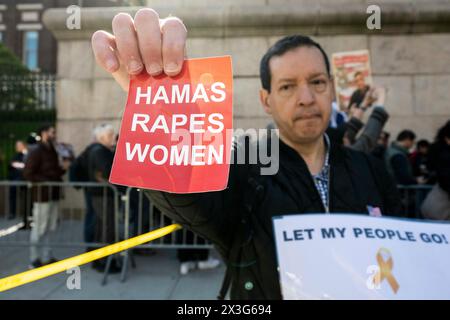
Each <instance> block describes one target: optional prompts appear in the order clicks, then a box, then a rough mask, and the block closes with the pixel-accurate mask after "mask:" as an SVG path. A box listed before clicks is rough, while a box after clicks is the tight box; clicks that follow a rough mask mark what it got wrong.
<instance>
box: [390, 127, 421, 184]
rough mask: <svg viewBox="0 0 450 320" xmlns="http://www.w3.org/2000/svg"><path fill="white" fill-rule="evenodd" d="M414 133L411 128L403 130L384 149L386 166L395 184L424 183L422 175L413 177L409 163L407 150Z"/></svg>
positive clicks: (411, 142) (413, 138)
mask: <svg viewBox="0 0 450 320" xmlns="http://www.w3.org/2000/svg"><path fill="white" fill-rule="evenodd" d="M415 139H416V134H415V133H414V132H412V131H411V130H403V131H401V132H400V133H399V134H398V136H397V140H396V141H394V142H392V143H391V145H390V147H389V148H388V149H387V150H386V154H385V161H386V167H387V169H388V171H389V173H390V174H391V175H392V177H394V178H395V180H396V182H397V184H400V185H412V184H422V183H424V180H423V177H417V178H416V177H414V174H413V169H412V166H411V163H410V162H409V150H410V149H411V148H412V147H413V146H414V140H415Z"/></svg>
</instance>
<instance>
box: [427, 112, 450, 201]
mask: <svg viewBox="0 0 450 320" xmlns="http://www.w3.org/2000/svg"><path fill="white" fill-rule="evenodd" d="M427 168H428V171H429V172H430V175H431V176H432V178H433V180H434V181H436V182H437V183H438V185H439V187H440V188H441V189H442V190H444V191H445V192H446V193H447V195H448V196H449V198H450V120H449V121H447V123H446V124H445V125H444V126H442V127H441V128H440V129H439V131H438V133H437V135H436V139H435V141H434V142H433V144H432V145H431V146H430V151H429V155H428V160H427Z"/></svg>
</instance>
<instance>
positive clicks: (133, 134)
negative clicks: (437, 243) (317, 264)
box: [109, 56, 233, 193]
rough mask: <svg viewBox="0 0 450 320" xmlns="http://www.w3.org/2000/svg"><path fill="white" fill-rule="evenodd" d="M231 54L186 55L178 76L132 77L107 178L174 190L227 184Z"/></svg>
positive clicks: (216, 187)
mask: <svg viewBox="0 0 450 320" xmlns="http://www.w3.org/2000/svg"><path fill="white" fill-rule="evenodd" d="M232 81H233V79H232V67H231V58H230V57H229V56H226V57H216V58H205V59H190V60H186V61H185V62H184V65H183V70H182V71H181V73H180V74H179V75H178V76H176V77H168V76H166V75H161V76H157V77H152V76H149V75H148V74H147V73H142V74H140V75H138V76H134V77H132V78H131V81H130V87H129V93H128V101H127V106H126V109H125V113H124V115H123V118H122V124H121V129H120V135H119V141H118V142H117V149H116V153H115V157H114V163H113V167H112V171H111V175H110V179H109V181H110V182H111V183H113V184H119V185H126V186H132V187H138V188H145V189H153V190H161V191H167V192H174V193H193V192H207V191H219V190H223V189H225V188H226V186H227V183H228V173H229V158H230V153H231V136H232V133H231V131H232V119H233V114H232V99H233V82H232Z"/></svg>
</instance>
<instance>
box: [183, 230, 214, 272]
mask: <svg viewBox="0 0 450 320" xmlns="http://www.w3.org/2000/svg"><path fill="white" fill-rule="evenodd" d="M185 232H186V239H185V241H183V242H185V243H186V244H193V243H194V239H195V238H196V237H195V235H194V233H193V232H192V231H189V230H186V231H185ZM180 235H181V232H180ZM197 243H198V244H200V245H203V244H205V243H206V242H205V239H203V238H201V237H197ZM177 258H178V261H179V262H180V274H181V275H186V274H188V273H189V271H191V270H194V269H196V268H198V269H199V270H206V269H214V268H217V267H218V266H220V260H219V259H216V258H213V257H211V256H210V250H209V249H178V250H177Z"/></svg>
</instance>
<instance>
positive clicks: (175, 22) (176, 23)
mask: <svg viewBox="0 0 450 320" xmlns="http://www.w3.org/2000/svg"><path fill="white" fill-rule="evenodd" d="M161 32H162V59H163V64H164V73H165V74H167V75H169V76H176V75H177V74H178V73H180V71H181V67H182V66H183V60H184V50H185V46H186V37H187V30H186V27H185V26H184V24H183V22H181V20H180V19H178V18H175V17H170V18H167V19H164V20H162V22H161Z"/></svg>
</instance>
